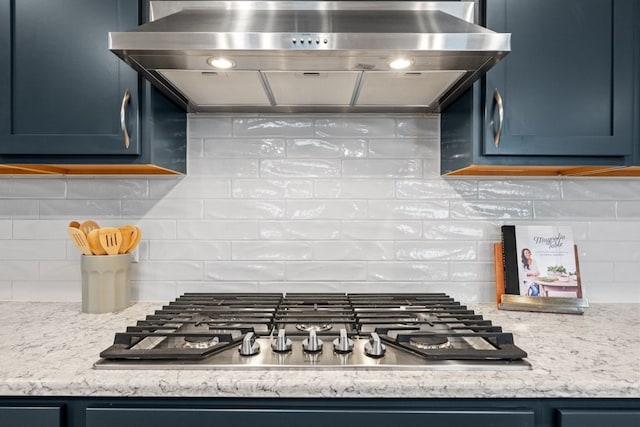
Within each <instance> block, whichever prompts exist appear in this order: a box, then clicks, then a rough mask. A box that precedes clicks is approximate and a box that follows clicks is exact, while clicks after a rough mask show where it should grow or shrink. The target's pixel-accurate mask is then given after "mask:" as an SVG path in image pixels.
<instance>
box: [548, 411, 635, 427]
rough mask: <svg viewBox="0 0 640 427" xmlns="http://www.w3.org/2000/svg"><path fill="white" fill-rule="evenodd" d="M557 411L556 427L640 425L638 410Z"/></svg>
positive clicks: (628, 426)
mask: <svg viewBox="0 0 640 427" xmlns="http://www.w3.org/2000/svg"><path fill="white" fill-rule="evenodd" d="M558 412H559V415H558V419H559V421H560V422H559V425H558V427H601V426H607V427H637V426H639V425H640V411H635V410H631V409H629V410H625V409H620V410H614V409H602V410H588V409H561V410H559V411H558Z"/></svg>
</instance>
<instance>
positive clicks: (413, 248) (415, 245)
mask: <svg viewBox="0 0 640 427" xmlns="http://www.w3.org/2000/svg"><path fill="white" fill-rule="evenodd" d="M396 248H397V250H396V256H397V259H399V260H457V261H469V260H475V259H476V258H477V251H476V244H475V243H470V242H462V241H458V242H421V241H410V242H397V243H396Z"/></svg>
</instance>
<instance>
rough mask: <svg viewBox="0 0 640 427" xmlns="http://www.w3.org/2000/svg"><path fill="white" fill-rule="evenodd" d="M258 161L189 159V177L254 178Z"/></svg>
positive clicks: (257, 168)
mask: <svg viewBox="0 0 640 427" xmlns="http://www.w3.org/2000/svg"><path fill="white" fill-rule="evenodd" d="M258 171H259V160H258V159H205V158H202V159H189V160H188V163H187V173H188V174H189V176H215V177H221V178H222V177H224V178H254V177H257V176H258Z"/></svg>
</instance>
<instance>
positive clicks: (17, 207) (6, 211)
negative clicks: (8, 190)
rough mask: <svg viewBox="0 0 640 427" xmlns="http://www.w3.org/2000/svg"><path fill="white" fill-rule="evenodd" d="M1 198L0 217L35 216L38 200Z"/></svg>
mask: <svg viewBox="0 0 640 427" xmlns="http://www.w3.org/2000/svg"><path fill="white" fill-rule="evenodd" d="M0 197H2V198H3V200H2V203H0V219H2V218H9V219H11V218H37V217H38V215H39V206H40V202H39V201H38V200H12V199H5V198H4V196H3V195H2V194H0Z"/></svg>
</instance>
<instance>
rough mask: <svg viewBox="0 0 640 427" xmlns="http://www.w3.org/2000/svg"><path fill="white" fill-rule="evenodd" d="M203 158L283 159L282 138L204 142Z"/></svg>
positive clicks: (229, 139)
mask: <svg viewBox="0 0 640 427" xmlns="http://www.w3.org/2000/svg"><path fill="white" fill-rule="evenodd" d="M203 145H204V152H203V157H205V158H207V157H210V158H228V157H231V158H233V157H236V158H241V159H246V158H251V157H284V155H285V147H286V145H285V140H284V139H282V138H253V139H248V138H224V139H222V138H216V139H205V140H204V144H203Z"/></svg>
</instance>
